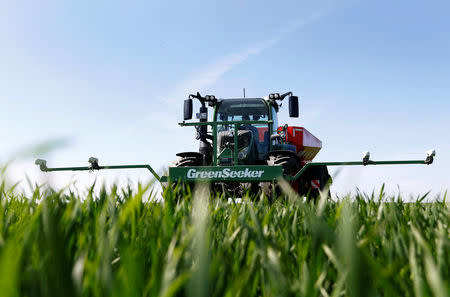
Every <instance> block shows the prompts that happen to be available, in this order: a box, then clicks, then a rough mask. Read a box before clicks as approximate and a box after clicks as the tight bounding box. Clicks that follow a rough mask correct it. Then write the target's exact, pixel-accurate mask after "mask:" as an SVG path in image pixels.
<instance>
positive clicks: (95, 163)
mask: <svg viewBox="0 0 450 297" xmlns="http://www.w3.org/2000/svg"><path fill="white" fill-rule="evenodd" d="M35 163H36V165H39V168H40V169H41V170H42V171H44V172H52V171H92V170H103V169H148V170H149V171H150V172H151V174H153V176H154V177H155V178H156V179H157V180H158V181H161V177H160V176H159V175H158V174H157V173H156V171H155V170H153V168H152V167H151V166H150V165H147V164H142V165H111V166H99V165H98V160H97V159H95V158H90V159H89V163H91V166H84V167H55V168H49V167H47V161H45V160H41V159H38V160H36V162H35Z"/></svg>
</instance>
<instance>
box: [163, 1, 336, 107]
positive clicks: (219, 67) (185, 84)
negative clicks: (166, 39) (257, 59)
mask: <svg viewBox="0 0 450 297" xmlns="http://www.w3.org/2000/svg"><path fill="white" fill-rule="evenodd" d="M331 8H332V5H328V6H326V7H325V8H324V9H323V10H321V11H319V12H318V13H315V14H313V15H311V16H310V17H307V18H302V19H297V20H295V21H294V22H291V23H288V24H287V25H286V26H285V27H283V28H281V30H280V31H278V32H277V33H276V34H274V36H272V37H271V38H268V39H267V40H265V41H262V42H260V43H257V44H255V45H254V46H251V47H248V48H246V49H244V50H242V51H240V52H238V53H233V54H229V55H226V56H224V57H223V58H221V59H219V60H218V61H215V62H213V63H211V64H209V65H207V66H205V67H203V68H202V69H199V70H197V71H195V74H194V75H192V76H191V77H188V78H187V79H185V80H184V81H182V82H180V83H179V84H178V85H176V86H175V88H174V89H173V91H172V92H170V93H169V94H167V95H166V96H164V97H162V98H161V100H162V101H164V102H166V103H167V102H168V103H174V102H178V101H179V99H180V98H184V97H185V96H186V94H188V93H191V94H192V93H195V92H197V91H199V90H203V89H205V88H207V87H209V86H212V85H214V84H215V83H216V82H217V81H219V80H220V79H221V78H222V76H223V75H224V74H226V73H227V72H229V71H230V70H232V69H233V68H235V67H236V66H239V65H240V64H242V63H244V62H245V61H246V60H247V59H248V58H250V57H251V56H255V55H258V54H260V53H261V52H262V51H264V50H265V49H268V48H270V47H272V46H274V45H276V44H277V43H279V42H281V41H283V39H285V38H287V36H288V35H289V34H292V33H293V32H295V31H297V30H299V29H301V28H302V27H304V26H306V25H308V24H310V23H313V22H314V21H316V20H317V19H319V18H322V17H324V16H326V15H327V14H329V12H330V10H331Z"/></svg>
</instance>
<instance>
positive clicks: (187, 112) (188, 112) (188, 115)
mask: <svg viewBox="0 0 450 297" xmlns="http://www.w3.org/2000/svg"><path fill="white" fill-rule="evenodd" d="M190 119H192V99H186V100H184V120H185V121H187V120H190Z"/></svg>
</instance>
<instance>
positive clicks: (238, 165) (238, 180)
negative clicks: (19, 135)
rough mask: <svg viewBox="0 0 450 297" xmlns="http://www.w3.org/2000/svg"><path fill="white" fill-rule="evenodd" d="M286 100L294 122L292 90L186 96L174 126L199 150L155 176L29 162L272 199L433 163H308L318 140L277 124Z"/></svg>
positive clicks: (429, 156)
mask: <svg viewBox="0 0 450 297" xmlns="http://www.w3.org/2000/svg"><path fill="white" fill-rule="evenodd" d="M286 98H288V101H289V116H290V117H292V118H297V117H298V116H299V101H298V97H297V96H294V95H293V93H292V92H287V93H284V94H279V93H272V94H270V95H269V96H267V97H265V98H237V99H217V98H216V97H215V96H213V95H206V96H202V95H200V93H198V92H197V94H191V95H189V96H188V99H186V100H185V101H184V120H183V122H181V123H179V125H180V126H182V127H195V129H196V131H197V133H196V139H197V140H198V141H199V151H198V152H181V153H178V154H177V157H178V160H177V161H176V163H175V164H174V166H171V167H169V173H168V175H165V176H159V175H158V174H157V173H156V171H155V170H154V169H153V168H152V167H151V166H150V165H147V164H139V165H111V166H101V165H99V162H98V159H97V158H94V157H91V158H89V163H90V166H82V167H55V168H51V167H48V166H47V161H45V160H41V159H38V160H36V162H35V163H36V164H37V165H38V166H39V167H40V169H41V170H42V171H44V172H53V171H92V170H104V169H147V170H149V171H150V173H151V174H153V176H154V177H155V178H156V179H157V180H158V181H159V182H160V183H161V184H162V186H163V187H165V186H167V185H168V184H171V183H175V182H177V183H178V182H180V183H183V184H185V185H190V186H191V187H194V186H195V184H197V183H199V182H203V183H204V182H206V183H208V184H210V185H211V186H212V188H213V189H215V190H218V191H222V192H225V193H227V194H229V195H232V196H235V197H236V196H242V195H243V194H244V193H246V192H247V191H250V192H251V193H256V192H259V191H263V192H264V193H266V194H267V195H268V196H269V197H272V198H273V197H277V196H278V195H279V193H280V187H279V182H280V181H284V182H286V183H289V184H290V185H291V187H292V189H293V190H295V191H296V192H297V193H298V194H299V195H301V196H307V197H309V198H313V199H315V198H317V197H318V196H319V194H320V193H325V194H329V184H330V183H331V178H330V175H329V173H328V169H327V167H328V166H358V165H360V166H368V165H406V164H426V165H430V164H432V163H433V161H434V157H435V156H436V152H435V150H429V151H428V152H426V158H425V159H424V160H402V161H373V160H371V159H370V153H369V152H365V153H364V155H363V158H362V160H360V161H351V162H313V159H314V158H315V157H316V155H317V153H318V152H319V151H320V149H321V148H322V142H321V141H320V140H319V139H318V138H317V137H315V136H314V135H313V134H311V133H310V132H309V131H308V130H306V129H305V128H303V127H298V126H289V125H287V124H286V125H280V124H279V122H278V112H279V110H280V108H281V105H282V101H283V100H284V99H286ZM194 99H196V100H198V101H199V102H200V108H199V112H198V113H196V118H197V119H198V121H191V120H192V118H193V101H194ZM208 107H210V108H212V109H213V115H212V121H209V120H208V118H209V117H208Z"/></svg>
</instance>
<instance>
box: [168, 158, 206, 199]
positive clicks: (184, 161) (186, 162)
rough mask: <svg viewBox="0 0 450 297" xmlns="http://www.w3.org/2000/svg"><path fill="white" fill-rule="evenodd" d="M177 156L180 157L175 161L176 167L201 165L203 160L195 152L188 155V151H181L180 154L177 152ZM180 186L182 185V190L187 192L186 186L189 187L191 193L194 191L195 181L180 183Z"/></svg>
mask: <svg viewBox="0 0 450 297" xmlns="http://www.w3.org/2000/svg"><path fill="white" fill-rule="evenodd" d="M177 156H179V157H180V159H179V160H178V162H176V163H175V166H176V167H196V166H202V163H203V161H202V159H201V158H200V157H199V155H198V154H196V153H193V155H189V154H188V153H182V154H178V155H177ZM175 185H176V183H175V184H174V186H175ZM182 186H183V190H184V191H185V192H187V187H189V188H190V190H191V193H193V192H194V187H195V183H189V182H184V183H182Z"/></svg>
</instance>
